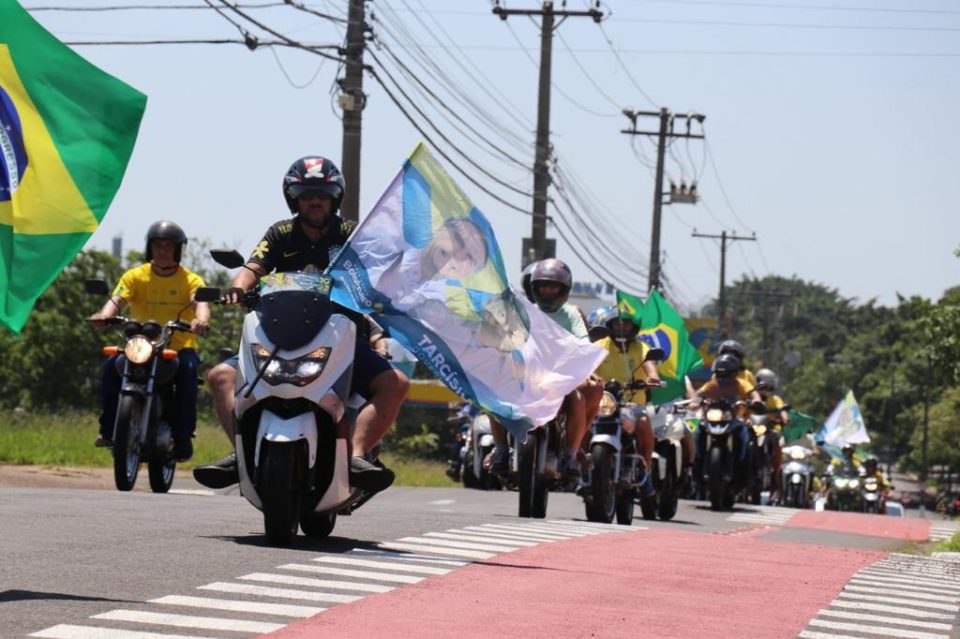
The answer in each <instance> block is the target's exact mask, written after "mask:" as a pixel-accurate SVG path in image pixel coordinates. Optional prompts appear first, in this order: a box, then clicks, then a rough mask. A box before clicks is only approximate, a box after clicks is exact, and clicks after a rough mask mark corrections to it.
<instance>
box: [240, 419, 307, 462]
mask: <svg viewBox="0 0 960 639" xmlns="http://www.w3.org/2000/svg"><path fill="white" fill-rule="evenodd" d="M301 439H305V440H307V449H308V452H309V457H308V468H313V467H314V466H315V465H316V463H317V421H316V419H315V418H314V415H313V413H312V412H307V413H300V414H299V415H295V416H293V417H291V418H290V419H283V418H282V417H279V416H278V415H276V414H275V413H272V412H271V411H269V410H264V411H263V413H262V414H261V415H260V424H259V425H258V428H257V449H256V451H254V452H255V454H254V459H255V460H259V459H260V445H261V443H262V442H263V441H268V442H278V443H289V442H295V441H299V440H301Z"/></svg>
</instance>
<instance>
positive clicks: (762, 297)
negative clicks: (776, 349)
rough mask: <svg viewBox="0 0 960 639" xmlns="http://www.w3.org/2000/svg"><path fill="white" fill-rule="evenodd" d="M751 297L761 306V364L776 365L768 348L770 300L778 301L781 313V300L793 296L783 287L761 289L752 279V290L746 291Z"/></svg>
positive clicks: (769, 366)
mask: <svg viewBox="0 0 960 639" xmlns="http://www.w3.org/2000/svg"><path fill="white" fill-rule="evenodd" d="M747 294H748V295H749V296H750V297H751V298H754V299H756V300H759V301H760V303H761V305H762V307H763V316H762V318H761V342H760V343H761V346H760V354H761V359H762V361H763V365H764V366H766V367H768V368H771V367H773V366H778V364H774V353H773V352H771V351H772V350H773V349H771V348H770V342H771V340H770V333H771V330H770V324H771V321H770V320H771V317H770V302H780V304H781V307H780V312H781V314H782V313H783V306H782V304H783V301H784V300H787V299H789V298H790V297H792V296H793V294H792V293H791V292H790V291H787V290H783V289H762V288H759V282H757V281H756V280H754V285H753V290H751V291H750V292H749V293H747Z"/></svg>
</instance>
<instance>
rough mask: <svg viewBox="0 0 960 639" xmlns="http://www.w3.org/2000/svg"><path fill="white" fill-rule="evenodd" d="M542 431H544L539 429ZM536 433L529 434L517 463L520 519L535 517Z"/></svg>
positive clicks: (521, 446)
mask: <svg viewBox="0 0 960 639" xmlns="http://www.w3.org/2000/svg"><path fill="white" fill-rule="evenodd" d="M537 430H542V429H537ZM535 435H536V431H533V432H530V433H527V438H526V439H525V440H524V441H523V444H521V445H520V458H519V460H518V463H517V475H518V477H517V490H518V493H519V495H520V500H519V501H520V507H519V509H518V510H517V516H518V517H531V516H533V515H532V514H533V493H534V490H535V484H536V476H535V475H536V474H537V438H536V437H535Z"/></svg>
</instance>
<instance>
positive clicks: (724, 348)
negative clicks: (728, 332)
mask: <svg viewBox="0 0 960 639" xmlns="http://www.w3.org/2000/svg"><path fill="white" fill-rule="evenodd" d="M727 353H729V354H731V355H735V356H736V358H737V359H739V360H740V361H741V362H742V361H743V357H744V355H746V354H747V352H746V351H745V350H744V348H743V344H741V343H740V342H738V341H737V340H735V339H725V340H723V341H722V342H720V347H719V348H717V355H725V354H727Z"/></svg>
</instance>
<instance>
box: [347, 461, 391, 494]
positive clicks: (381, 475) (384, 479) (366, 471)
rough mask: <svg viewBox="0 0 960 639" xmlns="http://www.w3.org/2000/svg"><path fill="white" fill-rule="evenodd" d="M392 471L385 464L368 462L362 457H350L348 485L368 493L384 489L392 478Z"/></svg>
mask: <svg viewBox="0 0 960 639" xmlns="http://www.w3.org/2000/svg"><path fill="white" fill-rule="evenodd" d="M394 477H395V476H394V474H393V471H392V470H390V469H389V468H387V467H386V466H383V465H382V464H381V465H379V466H378V465H376V464H372V463H370V462H368V461H367V460H366V459H364V458H363V457H351V458H350V485H351V486H353V487H354V488H359V489H361V490H365V491H367V492H368V493H379V492H380V491H381V490H386V489H387V488H388V487H389V486H390V484H392V483H393V479H394Z"/></svg>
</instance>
